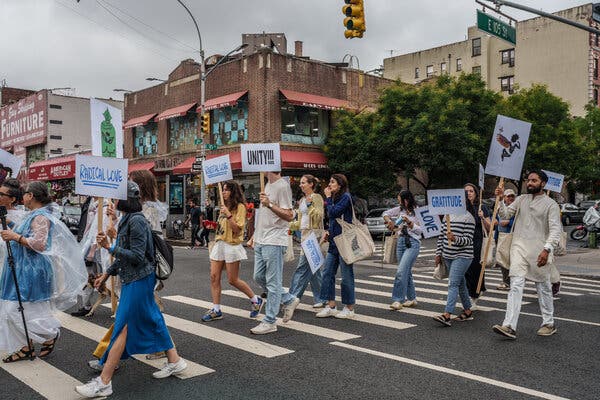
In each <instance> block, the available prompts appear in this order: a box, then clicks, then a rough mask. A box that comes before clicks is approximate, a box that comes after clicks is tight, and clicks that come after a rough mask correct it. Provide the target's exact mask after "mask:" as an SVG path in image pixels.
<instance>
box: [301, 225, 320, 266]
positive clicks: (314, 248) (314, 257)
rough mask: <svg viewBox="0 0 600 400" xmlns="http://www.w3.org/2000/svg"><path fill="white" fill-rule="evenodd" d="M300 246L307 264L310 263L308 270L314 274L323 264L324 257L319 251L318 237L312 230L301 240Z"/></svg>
mask: <svg viewBox="0 0 600 400" xmlns="http://www.w3.org/2000/svg"><path fill="white" fill-rule="evenodd" d="M301 246H302V251H303V252H304V256H305V257H306V260H307V261H308V265H310V270H311V271H312V273H313V274H314V273H315V272H317V270H318V269H319V268H321V266H322V265H323V264H325V257H324V256H323V252H322V251H321V246H320V245H319V239H317V236H316V235H315V233H314V232H312V233H311V234H310V235H308V237H307V238H306V239H304V240H303V241H302V243H301Z"/></svg>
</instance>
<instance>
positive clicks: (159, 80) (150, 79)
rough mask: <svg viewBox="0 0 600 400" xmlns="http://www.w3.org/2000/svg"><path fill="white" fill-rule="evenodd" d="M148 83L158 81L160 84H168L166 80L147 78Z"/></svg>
mask: <svg viewBox="0 0 600 400" xmlns="http://www.w3.org/2000/svg"><path fill="white" fill-rule="evenodd" d="M146 80H147V81H150V82H152V81H158V82H166V80H164V79H160V78H146Z"/></svg>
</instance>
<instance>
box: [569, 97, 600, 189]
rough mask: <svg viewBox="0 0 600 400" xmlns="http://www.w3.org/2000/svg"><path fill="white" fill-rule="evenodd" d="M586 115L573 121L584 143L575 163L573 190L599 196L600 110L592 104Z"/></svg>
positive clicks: (587, 107) (575, 129)
mask: <svg viewBox="0 0 600 400" xmlns="http://www.w3.org/2000/svg"><path fill="white" fill-rule="evenodd" d="M585 110H586V115H585V116H583V117H577V118H575V119H574V121H573V128H574V131H575V134H576V135H577V136H578V137H579V138H580V140H582V141H583V142H584V146H583V151H582V153H581V154H579V157H578V160H577V162H576V163H575V166H574V168H575V173H574V175H575V178H576V180H575V181H573V182H571V185H570V186H571V187H572V189H575V190H578V191H581V192H584V193H590V194H597V193H598V192H599V191H600V109H599V108H598V106H597V105H595V104H593V103H590V104H588V105H587V106H586V108H585Z"/></svg>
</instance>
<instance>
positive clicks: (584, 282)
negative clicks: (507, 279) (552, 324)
mask: <svg viewBox="0 0 600 400" xmlns="http://www.w3.org/2000/svg"><path fill="white" fill-rule="evenodd" d="M486 274H489V275H494V276H495V277H496V278H499V279H500V278H501V277H502V273H501V272H500V271H498V270H495V269H488V270H486ZM560 281H561V286H562V283H567V284H569V285H577V286H569V287H568V288H569V289H579V290H585V288H583V287H579V286H585V287H591V288H595V289H596V290H600V281H594V280H592V279H583V278H575V277H573V276H568V275H561V276H560ZM596 282H597V283H596Z"/></svg>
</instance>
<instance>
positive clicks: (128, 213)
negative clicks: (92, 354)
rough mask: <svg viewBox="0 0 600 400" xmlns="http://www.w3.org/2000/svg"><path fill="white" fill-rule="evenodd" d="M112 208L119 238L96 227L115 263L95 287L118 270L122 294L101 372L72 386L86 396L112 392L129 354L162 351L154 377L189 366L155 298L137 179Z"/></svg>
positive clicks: (151, 257)
mask: <svg viewBox="0 0 600 400" xmlns="http://www.w3.org/2000/svg"><path fill="white" fill-rule="evenodd" d="M116 208H117V210H119V211H121V213H123V217H122V218H121V220H120V221H119V226H118V233H117V240H116V241H115V243H114V244H113V245H112V246H111V245H110V242H109V241H108V236H107V235H106V234H105V233H104V232H99V233H98V237H97V242H98V244H99V245H100V246H102V247H104V248H105V249H108V250H109V252H110V253H111V254H112V255H114V257H115V262H114V263H113V264H112V265H111V266H110V267H109V268H108V271H107V272H106V273H104V274H102V275H101V276H100V277H99V278H97V279H96V282H95V286H96V287H99V286H100V285H101V284H102V283H103V282H105V281H106V279H107V278H108V277H109V275H114V274H118V275H119V277H120V278H121V283H122V287H121V297H120V302H119V307H118V308H117V313H116V317H115V324H114V330H113V334H112V337H111V340H110V343H109V345H108V349H107V350H106V352H105V353H104V355H103V357H102V359H101V360H100V364H101V365H105V368H103V369H102V373H101V374H100V376H98V377H97V378H95V379H92V380H91V381H89V382H88V383H86V384H85V385H80V386H77V387H76V388H75V390H76V391H77V393H79V394H80V395H82V396H84V397H89V398H93V397H100V396H110V395H111V394H112V382H111V380H112V376H113V374H114V372H115V368H116V367H117V365H118V363H119V360H120V359H127V358H129V357H130V356H131V355H133V354H151V353H157V352H160V351H166V353H167V360H168V362H167V363H166V364H165V366H164V367H163V368H162V369H161V370H160V371H157V372H154V373H153V374H152V376H153V377H154V378H157V379H160V378H166V377H169V376H171V375H177V374H179V373H181V372H182V371H183V370H185V369H186V368H187V363H186V362H185V361H184V359H183V358H181V357H180V356H179V354H177V350H175V347H174V346H173V342H172V341H171V337H170V336H169V331H168V330H167V326H166V324H165V320H164V318H163V316H162V314H161V313H160V310H159V309H158V306H157V304H156V302H155V300H154V295H153V293H154V285H155V281H156V278H155V275H154V268H155V267H154V262H155V250H154V244H153V241H152V233H151V230H150V226H149V223H148V221H147V220H146V218H145V217H144V215H143V214H142V213H141V211H142V204H141V202H140V189H139V186H138V185H137V184H136V183H135V182H133V181H128V182H127V200H117V201H116Z"/></svg>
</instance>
